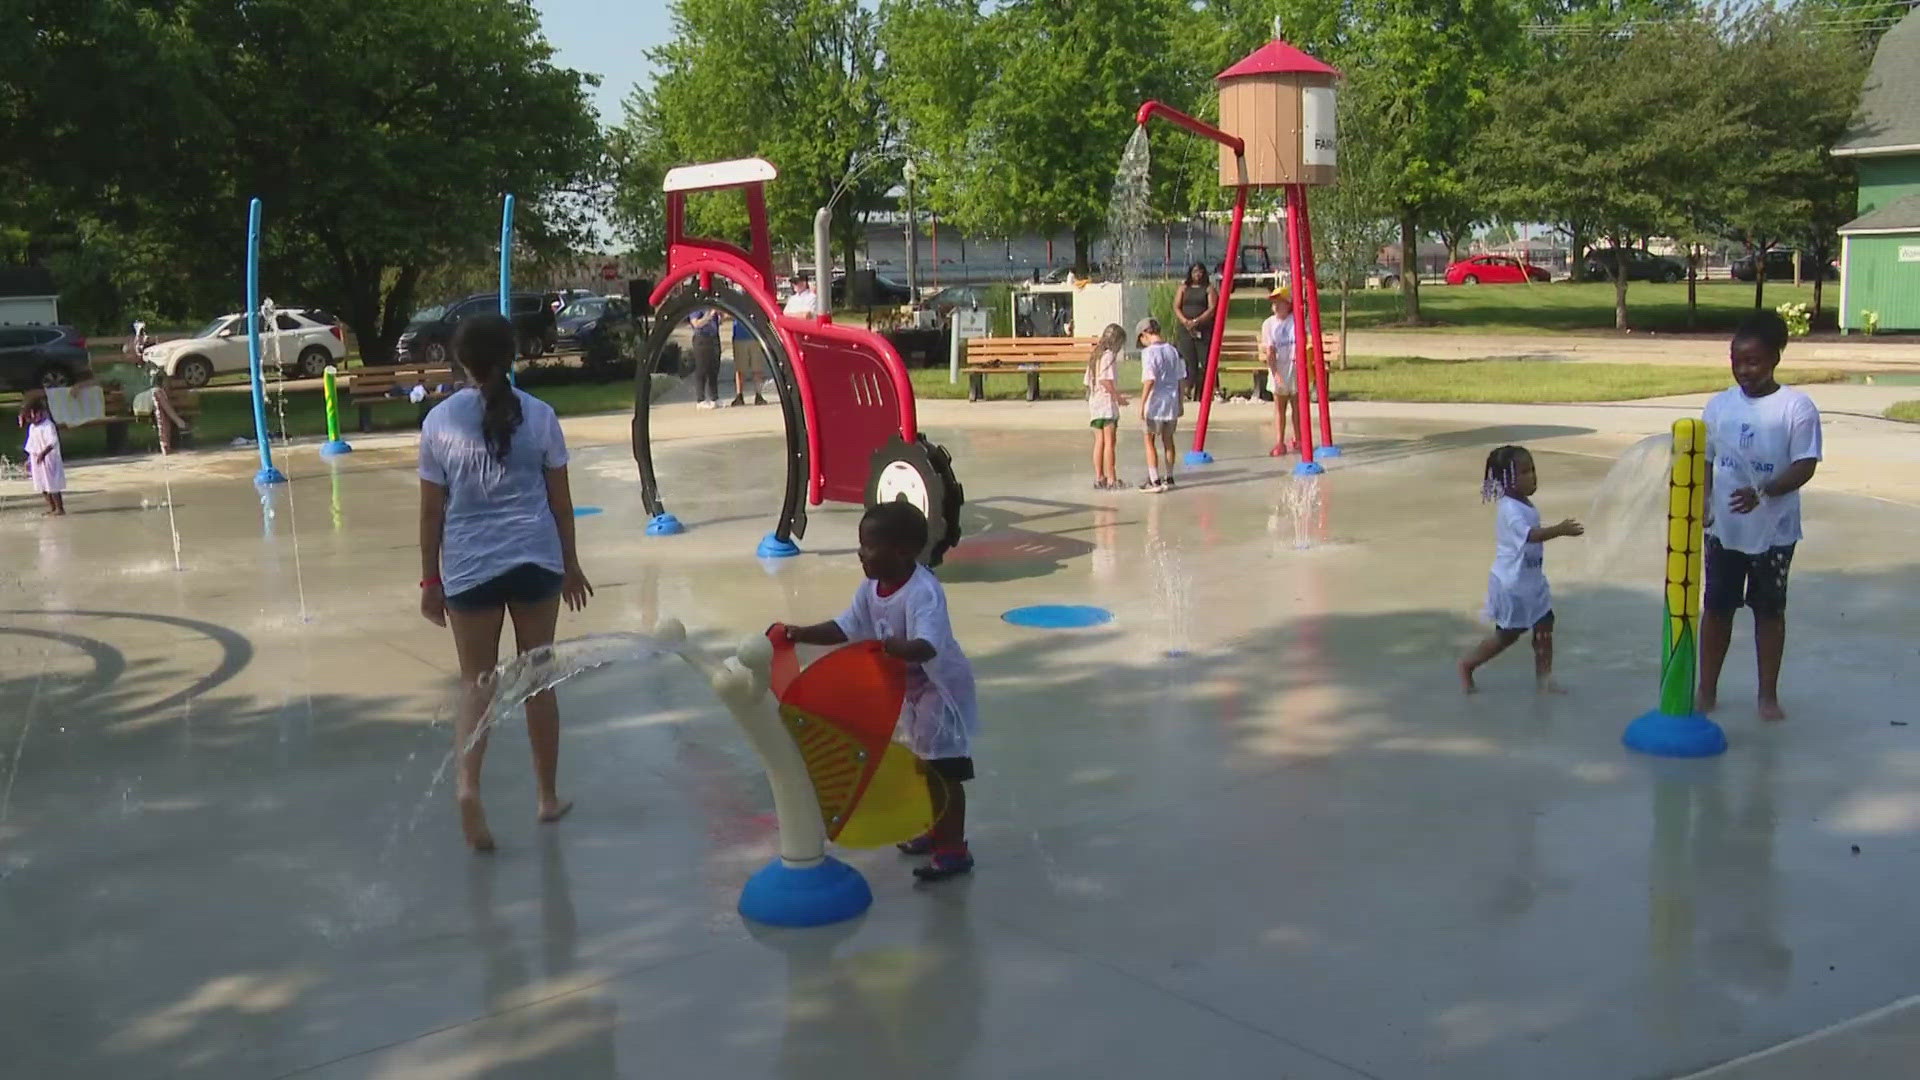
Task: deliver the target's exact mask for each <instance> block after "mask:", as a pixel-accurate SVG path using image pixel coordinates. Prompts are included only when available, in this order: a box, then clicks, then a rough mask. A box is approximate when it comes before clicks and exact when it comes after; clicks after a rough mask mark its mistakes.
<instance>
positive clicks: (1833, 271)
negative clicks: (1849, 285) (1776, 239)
mask: <svg viewBox="0 0 1920 1080" xmlns="http://www.w3.org/2000/svg"><path fill="white" fill-rule="evenodd" d="M1793 250H1794V249H1792V248H1769V249H1767V280H1768V281H1792V280H1793ZM1755 261H1756V260H1755V259H1754V257H1753V256H1752V255H1743V256H1741V257H1740V258H1738V259H1735V260H1734V261H1733V266H1732V267H1731V269H1732V271H1733V276H1734V277H1736V278H1738V279H1739V280H1741V281H1752V280H1753V267H1754V263H1755ZM1816 273H1817V274H1818V275H1819V276H1820V277H1823V278H1825V279H1826V280H1828V281H1839V280H1840V268H1839V267H1838V266H1835V265H1834V264H1832V263H1828V264H1827V265H1826V266H1824V267H1816V266H1814V264H1813V259H1812V258H1811V257H1808V258H1804V259H1802V260H1801V261H1800V277H1801V279H1802V280H1805V281H1812V280H1813V279H1814V275H1815V274H1816Z"/></svg>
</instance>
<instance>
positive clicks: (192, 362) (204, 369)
mask: <svg viewBox="0 0 1920 1080" xmlns="http://www.w3.org/2000/svg"><path fill="white" fill-rule="evenodd" d="M173 373H174V375H175V376H176V377H177V378H179V380H180V381H181V382H182V383H184V384H185V385H186V387H187V389H189V390H198V389H200V388H201V387H203V386H205V385H207V384H208V383H210V382H212V381H213V362H212V361H211V360H208V359H207V358H206V357H204V356H188V357H183V358H181V360H180V362H179V363H178V364H175V365H174V367H173Z"/></svg>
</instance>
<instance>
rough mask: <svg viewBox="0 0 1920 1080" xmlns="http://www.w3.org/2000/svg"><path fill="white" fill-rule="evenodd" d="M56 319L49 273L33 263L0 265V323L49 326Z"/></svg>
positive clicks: (56, 297) (56, 302)
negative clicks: (31, 264) (32, 264)
mask: <svg viewBox="0 0 1920 1080" xmlns="http://www.w3.org/2000/svg"><path fill="white" fill-rule="evenodd" d="M59 321H60V296H59V294H58V293H56V292H55V291H54V288H53V275H52V274H50V273H48V272H47V271H45V270H43V269H41V268H40V267H37V266H0V325H12V326H23V325H29V324H32V325H52V324H54V323H57V322H59Z"/></svg>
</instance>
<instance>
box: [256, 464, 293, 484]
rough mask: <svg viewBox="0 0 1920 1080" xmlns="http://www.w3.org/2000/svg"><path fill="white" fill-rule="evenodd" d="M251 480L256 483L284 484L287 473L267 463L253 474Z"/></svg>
mask: <svg viewBox="0 0 1920 1080" xmlns="http://www.w3.org/2000/svg"><path fill="white" fill-rule="evenodd" d="M253 482H254V483H256V484H284V483H286V482H287V474H286V473H283V472H281V471H280V470H279V469H276V468H274V467H273V466H271V465H269V466H267V467H266V468H264V469H261V470H260V471H259V472H257V473H254V474H253Z"/></svg>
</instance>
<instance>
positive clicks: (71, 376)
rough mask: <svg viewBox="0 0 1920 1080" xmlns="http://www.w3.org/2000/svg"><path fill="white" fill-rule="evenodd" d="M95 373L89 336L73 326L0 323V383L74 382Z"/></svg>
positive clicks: (18, 385)
mask: <svg viewBox="0 0 1920 1080" xmlns="http://www.w3.org/2000/svg"><path fill="white" fill-rule="evenodd" d="M92 377H93V361H92V359H91V358H90V357H89V356H88V354H87V339H86V338H83V337H81V336H80V335H79V334H78V333H77V332H75V330H74V329H73V327H71V326H53V325H47V326H0V385H5V386H7V387H8V388H10V389H13V390H27V389H31V388H33V387H36V386H42V387H45V386H72V385H73V384H74V383H77V382H83V381H85V380H87V379H90V378H92Z"/></svg>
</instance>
